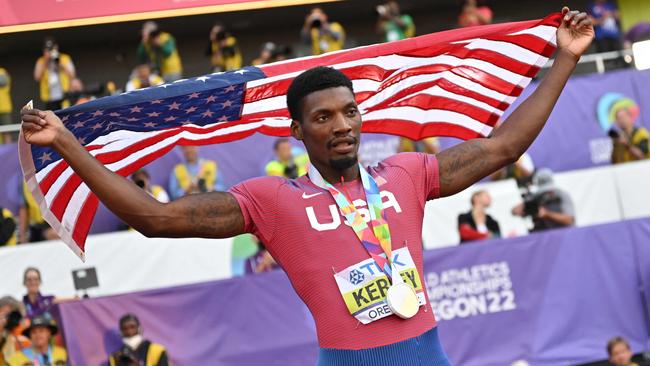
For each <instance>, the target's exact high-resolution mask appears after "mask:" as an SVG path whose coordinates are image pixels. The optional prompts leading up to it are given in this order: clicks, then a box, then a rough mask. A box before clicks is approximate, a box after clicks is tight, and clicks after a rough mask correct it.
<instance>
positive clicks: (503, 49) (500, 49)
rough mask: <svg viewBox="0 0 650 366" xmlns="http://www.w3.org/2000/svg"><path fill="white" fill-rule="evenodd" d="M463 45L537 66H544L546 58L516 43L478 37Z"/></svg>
mask: <svg viewBox="0 0 650 366" xmlns="http://www.w3.org/2000/svg"><path fill="white" fill-rule="evenodd" d="M465 47H466V48H469V49H471V50H475V49H484V50H488V51H493V52H497V53H500V54H502V55H504V56H508V57H510V58H511V59H513V60H517V61H520V62H523V63H525V64H528V65H534V66H538V67H542V66H544V65H545V64H546V60H547V59H546V57H544V56H542V55H540V54H538V53H535V52H533V51H530V50H527V49H525V48H523V47H520V46H517V45H516V44H513V43H508V42H504V41H491V40H487V39H478V40H476V41H474V42H471V43H469V44H467V45H465Z"/></svg>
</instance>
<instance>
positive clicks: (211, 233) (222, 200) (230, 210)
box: [172, 192, 244, 238]
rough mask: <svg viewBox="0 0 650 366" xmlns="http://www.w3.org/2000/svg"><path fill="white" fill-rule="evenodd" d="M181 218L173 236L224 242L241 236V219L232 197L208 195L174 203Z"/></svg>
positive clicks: (221, 193) (193, 196) (236, 203)
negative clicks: (223, 240)
mask: <svg viewBox="0 0 650 366" xmlns="http://www.w3.org/2000/svg"><path fill="white" fill-rule="evenodd" d="M172 204H174V205H177V210H178V213H179V215H180V217H179V220H178V221H179V222H178V223H176V224H175V225H174V224H172V225H173V226H176V228H175V230H174V232H175V233H181V234H182V235H181V236H197V237H203V238H227V237H231V236H235V235H239V234H242V233H243V232H244V217H243V216H242V213H241V209H240V207H239V203H238V202H237V200H236V199H235V197H234V196H233V195H232V194H230V193H226V192H211V193H204V194H195V195H190V196H186V197H183V198H182V199H180V200H178V201H176V202H173V203H172Z"/></svg>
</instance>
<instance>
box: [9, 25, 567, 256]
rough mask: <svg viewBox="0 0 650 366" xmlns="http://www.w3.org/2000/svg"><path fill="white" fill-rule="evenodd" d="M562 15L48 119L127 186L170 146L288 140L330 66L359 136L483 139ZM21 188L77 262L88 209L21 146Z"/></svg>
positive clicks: (198, 83)
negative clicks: (296, 86) (350, 92)
mask: <svg viewBox="0 0 650 366" xmlns="http://www.w3.org/2000/svg"><path fill="white" fill-rule="evenodd" d="M560 20H561V15H560V14H559V13H558V14H553V15H550V16H548V17H546V18H544V19H542V20H534V21H526V22H517V23H507V24H496V25H489V26H481V27H472V28H463V29H456V30H450V31H445V32H441V33H435V34H429V35H425V36H421V37H417V38H412V39H407V40H402V41H397V42H391V43H384V44H378V45H373V46H365V47H358V48H354V49H349V50H343V51H339V52H334V53H330V54H325V55H322V56H316V57H305V58H300V59H294V60H289V61H284V62H279V63H274V64H269V65H265V66H260V67H245V68H243V69H241V70H238V71H234V72H226V73H215V74H210V75H205V76H201V77H197V78H192V79H187V80H179V81H177V82H174V83H171V84H165V85H161V86H157V87H151V88H147V89H141V90H136V91H132V92H128V93H124V94H121V95H117V96H111V97H106V98H101V99H98V100H95V101H91V102H88V103H85V104H82V105H79V106H75V107H72V108H68V109H64V110H61V111H57V115H58V116H59V117H60V118H61V120H62V121H63V122H64V124H65V125H66V127H67V128H68V129H70V130H71V131H72V132H73V133H74V134H75V136H76V137H77V139H78V140H79V142H80V143H81V144H82V145H84V146H85V148H86V149H87V150H88V151H89V152H90V153H91V154H92V155H94V156H95V158H97V159H98V160H99V161H100V162H102V163H103V164H104V165H105V166H106V167H108V168H109V169H110V170H112V171H115V172H117V173H119V174H121V175H123V176H127V175H129V174H131V173H132V172H134V171H135V170H137V169H138V168H140V167H142V166H144V165H146V164H147V163H149V162H151V161H153V160H155V159H156V158H158V157H160V156H162V155H164V154H165V153H167V152H168V151H170V150H171V149H172V148H173V147H174V146H176V145H204V144H214V143H222V142H228V141H233V140H237V139H241V138H244V137H246V136H249V135H251V134H253V133H256V132H260V133H263V134H266V135H272V136H287V135H289V128H288V127H289V124H290V122H291V120H290V118H289V113H288V111H287V108H286V100H285V98H286V91H287V88H288V87H289V84H290V83H291V81H292V80H293V78H294V77H296V76H297V75H298V74H300V73H301V72H302V71H304V70H306V69H309V68H312V67H315V66H320V65H328V66H332V67H334V68H336V69H339V70H341V71H342V72H343V73H345V74H346V75H347V76H348V77H349V78H350V79H351V80H352V81H353V85H354V90H355V93H356V99H357V101H358V103H359V110H360V112H361V114H362V119H363V121H364V122H363V127H362V130H363V131H364V132H376V133H388V134H394V135H400V136H404V137H408V138H411V139H415V140H418V139H421V138H424V137H429V136H453V137H458V138H461V139H470V138H475V137H480V136H487V135H488V134H489V133H490V131H491V130H492V128H493V126H494V125H495V123H496V122H497V121H498V120H499V118H500V117H501V116H502V114H503V113H504V111H505V110H506V108H508V106H509V105H510V104H511V103H512V102H513V101H514V100H515V98H516V97H517V96H519V94H520V93H521V92H522V90H523V89H524V88H525V87H526V86H527V85H528V83H529V82H530V81H531V79H532V78H533V77H534V76H535V75H536V74H537V73H538V72H539V70H540V67H541V66H543V65H544V64H545V63H546V62H547V60H548V58H549V57H550V56H551V55H552V53H553V52H554V50H555V33H556V30H557V27H558V25H559V24H560ZM19 149H20V160H21V166H22V169H23V174H24V176H25V180H26V181H27V184H28V187H29V189H30V190H31V192H32V193H33V195H34V198H35V199H36V201H37V202H39V204H40V208H41V210H42V213H43V216H44V218H45V219H46V220H47V222H48V223H49V224H50V225H51V226H52V227H53V228H54V229H55V230H56V231H57V233H58V234H59V236H60V237H61V239H62V240H63V241H64V242H66V243H67V244H68V245H69V246H70V248H72V250H73V251H74V252H75V253H76V254H77V255H79V256H80V257H81V258H82V259H83V253H84V245H85V240H86V237H87V235H88V231H89V229H90V226H91V223H92V220H93V217H94V215H95V212H96V210H97V205H98V199H97V197H96V196H95V195H94V194H93V193H92V192H91V191H90V190H89V188H88V187H87V186H86V185H85V184H84V183H83V182H82V181H81V179H80V178H79V177H78V176H77V175H76V174H75V173H74V172H73V171H72V169H71V168H70V167H69V166H68V164H67V163H66V162H65V161H63V160H62V159H61V157H60V156H59V155H58V154H57V153H56V152H55V151H53V150H52V149H49V148H43V147H38V146H32V145H29V144H27V143H26V142H25V141H24V139H22V138H21V139H20V143H19Z"/></svg>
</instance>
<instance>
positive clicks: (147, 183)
mask: <svg viewBox="0 0 650 366" xmlns="http://www.w3.org/2000/svg"><path fill="white" fill-rule="evenodd" d="M131 180H132V181H133V183H135V184H136V185H137V186H138V187H140V188H142V189H144V190H145V192H147V193H149V194H150V195H151V197H153V198H155V199H157V200H158V201H159V202H163V203H165V202H169V196H168V195H167V192H165V189H164V188H163V187H161V186H159V185H156V184H151V177H149V173H148V172H147V171H146V170H144V169H140V170H137V171H136V172H135V173H133V174H131Z"/></svg>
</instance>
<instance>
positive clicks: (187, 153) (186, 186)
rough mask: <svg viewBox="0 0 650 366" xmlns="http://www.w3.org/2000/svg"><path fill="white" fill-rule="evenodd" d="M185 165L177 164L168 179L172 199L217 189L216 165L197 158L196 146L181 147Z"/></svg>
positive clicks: (210, 161)
mask: <svg viewBox="0 0 650 366" xmlns="http://www.w3.org/2000/svg"><path fill="white" fill-rule="evenodd" d="M181 148H182V151H183V157H184V158H185V163H181V164H177V165H176V166H175V167H174V170H173V171H172V173H171V176H170V177H169V190H170V192H169V193H171V195H172V199H178V198H181V197H183V196H185V195H188V194H193V193H200V192H211V191H214V190H216V189H217V163H216V162H214V161H212V160H204V159H200V158H199V150H198V148H197V147H196V146H182V147H181Z"/></svg>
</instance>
